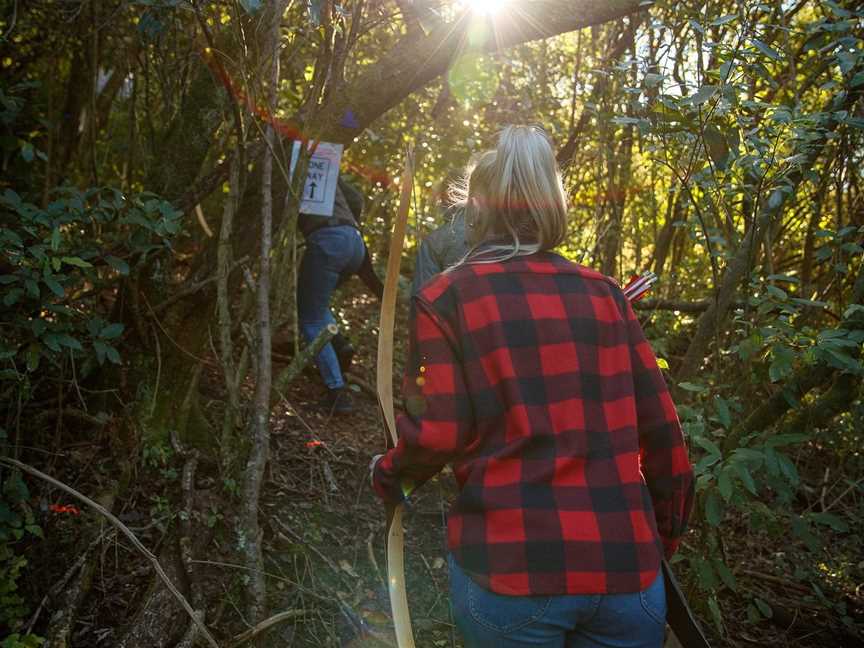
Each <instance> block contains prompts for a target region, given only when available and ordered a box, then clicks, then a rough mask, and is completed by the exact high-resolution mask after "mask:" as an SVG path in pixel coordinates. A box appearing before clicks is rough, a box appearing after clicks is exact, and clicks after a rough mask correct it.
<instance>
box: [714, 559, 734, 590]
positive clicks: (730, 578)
mask: <svg viewBox="0 0 864 648" xmlns="http://www.w3.org/2000/svg"><path fill="white" fill-rule="evenodd" d="M712 562H713V566H714V571H716V572H717V575H718V576H720V580H722V581H723V584H724V585H725V586H726V587H728V588H729V589H731V590H732V591H733V592H734V591H736V590H737V589H738V583H737V582H736V581H735V574H733V573H732V570H731V569H729V567H727V566H726V563H724V562H723V561H722V560H720V559H719V558H714V559H713V561H712Z"/></svg>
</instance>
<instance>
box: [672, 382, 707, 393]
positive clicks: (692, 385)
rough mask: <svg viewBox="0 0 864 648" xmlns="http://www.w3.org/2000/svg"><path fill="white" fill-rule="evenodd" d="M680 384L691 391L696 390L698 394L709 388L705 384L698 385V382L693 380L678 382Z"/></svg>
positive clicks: (682, 387)
mask: <svg viewBox="0 0 864 648" xmlns="http://www.w3.org/2000/svg"><path fill="white" fill-rule="evenodd" d="M678 386H679V387H680V388H681V389H684V390H686V391H689V392H696V393H697V394H701V393H702V392H704V391H705V390H706V389H707V387H705V386H703V385H697V384H696V383H691V382H682V383H678Z"/></svg>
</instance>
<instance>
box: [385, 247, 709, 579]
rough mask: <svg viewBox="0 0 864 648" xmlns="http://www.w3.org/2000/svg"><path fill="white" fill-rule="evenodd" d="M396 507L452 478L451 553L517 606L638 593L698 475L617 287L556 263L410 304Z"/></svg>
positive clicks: (473, 275)
mask: <svg viewBox="0 0 864 648" xmlns="http://www.w3.org/2000/svg"><path fill="white" fill-rule="evenodd" d="M410 349H411V350H410V352H409V361H408V365H407V367H406V374H405V382H404V387H403V393H404V396H405V399H406V409H407V410H408V412H407V413H406V414H404V415H402V416H401V417H400V418H399V419H398V423H397V427H398V430H399V443H398V445H397V447H396V448H394V449H392V450H390V451H389V452H388V453H387V454H386V455H385V456H384V458H383V459H382V460H381V461H379V462H378V465H377V466H376V470H375V475H374V477H375V479H374V481H375V488H376V490H377V491H378V494H379V495H381V496H382V497H383V498H385V499H387V500H390V501H393V502H398V501H401V500H402V498H403V495H402V492H403V487H405V488H413V487H416V486H419V485H420V484H422V483H423V482H425V481H426V480H428V479H429V478H431V477H432V476H433V475H435V474H436V473H437V472H438V471H439V470H441V468H443V467H444V466H445V465H446V464H448V463H452V464H453V469H454V473H455V475H456V479H457V481H458V484H459V487H460V493H459V496H458V498H457V500H456V502H455V503H454V505H453V507H452V509H451V511H450V515H449V520H448V544H449V548H450V551H451V552H452V553H453V555H454V557H455V559H456V561H457V562H458V563H459V565H460V566H461V567H462V568H463V569H464V570H465V571H466V572H468V573H469V574H470V575H471V576H472V577H473V578H474V580H475V581H477V582H478V583H479V584H480V585H482V586H484V587H486V588H487V589H490V590H492V591H493V592H497V593H501V594H511V595H557V594H605V593H619V592H636V591H641V590H644V589H645V588H647V587H648V586H649V585H650V584H651V583H652V582H653V580H654V577H655V576H656V574H657V570H658V569H659V566H660V560H661V557H662V555H663V553H664V551H665V553H666V555H667V556H669V555H671V554H672V553H673V552H674V551H675V549H676V547H677V545H678V542H679V539H680V537H681V535H682V534H683V532H684V530H685V527H686V524H687V518H688V516H689V513H690V508H691V506H692V499H693V472H692V469H691V466H690V462H689V459H688V455H687V449H686V447H685V445H684V439H683V437H682V434H681V427H680V425H679V423H678V417H677V415H676V413H675V407H674V405H673V404H672V399H671V398H670V396H669V392H668V390H667V388H666V383H665V381H664V379H663V376H662V375H661V373H660V370H659V368H658V367H657V361H656V359H655V357H654V354H653V352H652V351H651V347H650V346H649V344H648V342H647V341H646V340H645V336H644V335H643V333H642V329H641V327H640V325H639V321H638V320H637V319H636V316H635V315H634V314H633V310H632V309H631V307H630V303H629V302H628V300H627V298H626V297H625V296H624V294H623V293H622V292H621V289H620V288H619V287H618V286H617V285H616V284H615V282H614V281H612V280H611V279H608V278H607V277H605V276H603V275H601V274H599V273H597V272H594V271H592V270H589V269H587V268H585V267H582V266H579V265H576V264H574V263H571V262H569V261H567V260H565V259H563V258H562V257H560V256H558V255H556V254H552V253H539V254H535V255H531V256H527V257H520V258H515V259H511V260H508V261H504V262H500V263H491V264H470V263H469V264H465V265H462V266H459V267H457V268H456V269H454V270H452V271H450V272H448V273H444V274H442V275H439V276H438V277H436V278H434V279H433V280H431V281H430V282H429V283H427V284H426V285H425V286H424V288H423V289H422V290H421V291H420V293H419V294H418V295H417V296H416V297H415V301H414V304H413V309H412V320H411V346H410Z"/></svg>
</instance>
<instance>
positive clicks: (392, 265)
mask: <svg viewBox="0 0 864 648" xmlns="http://www.w3.org/2000/svg"><path fill="white" fill-rule="evenodd" d="M413 158H414V153H413V150H412V149H410V148H409V150H408V153H407V155H406V157H405V169H404V170H403V172H402V184H401V188H402V191H401V193H400V195H399V208H398V210H397V211H396V222H395V223H394V224H393V234H392V235H391V236H390V252H389V256H388V258H387V276H386V277H385V279H384V295H383V296H382V298H381V319H380V321H379V323H378V367H377V383H378V384H377V387H378V405H379V406H380V407H381V413H382V416H383V419H384V436H385V438H386V441H387V446H388V447H391V448H392V447H394V446H395V445H396V443H397V442H398V436H397V434H396V415H395V412H394V408H393V327H394V324H395V322H396V294H397V292H398V289H399V265H400V262H401V260H402V245H403V243H404V240H405V229H406V226H407V224H408V207H409V204H410V201H411V188H412V185H413V182H414V159H413ZM402 509H403V507H402V505H401V504H399V505H398V506H392V505H389V504H388V505H387V585H388V589H389V591H390V609H391V611H392V614H393V625H394V628H395V630H396V643H397V645H398V646H399V648H414V635H413V633H412V632H411V614H410V613H409V612H408V598H407V596H406V592H405V564H404V554H405V546H404V535H403V533H404V532H403V530H402Z"/></svg>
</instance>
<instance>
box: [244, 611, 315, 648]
mask: <svg viewBox="0 0 864 648" xmlns="http://www.w3.org/2000/svg"><path fill="white" fill-rule="evenodd" d="M305 614H306V610H286V611H285V612H279V613H278V614H274V615H273V616H271V617H269V618H267V619H264V620H263V621H262V622H261V623H259V624H258V625H256V626H255V627H254V628H249V629H248V630H246V632H243V633H241V634H239V635H237V636H236V637H234V641H233V643H231V644H229V646H230V648H237V647H238V646H242V645H243V644H245V643H248V642H250V641H252V640H253V639H254V638H255V637H257V636H258V635H259V634H261V633H262V632H264V631H265V630H267V629H268V628H270V627H272V626H274V625H276V624H277V623H282V622H283V621H287V620H288V619H293V618H295V617H298V616H303V615H305Z"/></svg>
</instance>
